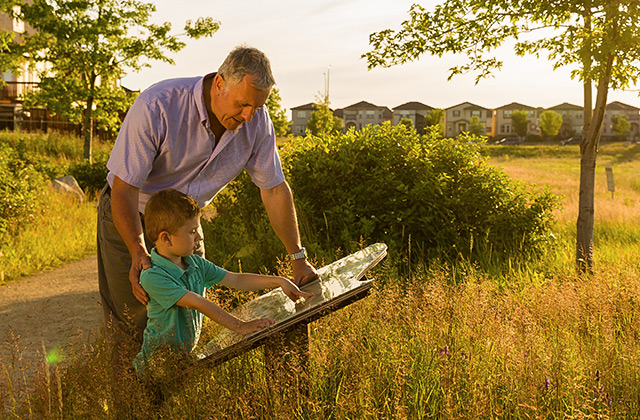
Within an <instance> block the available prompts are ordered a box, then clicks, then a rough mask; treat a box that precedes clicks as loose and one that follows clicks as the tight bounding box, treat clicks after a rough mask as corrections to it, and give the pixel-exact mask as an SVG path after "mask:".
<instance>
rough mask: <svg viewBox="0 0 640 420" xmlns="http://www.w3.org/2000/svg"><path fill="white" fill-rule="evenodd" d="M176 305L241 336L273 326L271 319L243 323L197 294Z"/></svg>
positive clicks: (182, 299) (186, 296) (191, 294)
mask: <svg viewBox="0 0 640 420" xmlns="http://www.w3.org/2000/svg"><path fill="white" fill-rule="evenodd" d="M176 305H178V306H182V307H184V308H189V309H195V310H196V311H198V312H200V313H201V314H204V315H206V316H207V317H208V318H210V319H211V320H212V321H214V322H215V323H216V324H220V325H222V326H223V327H225V328H228V329H230V330H232V331H235V332H238V333H240V334H249V333H252V332H255V331H258V330H261V329H263V328H265V327H268V326H269V325H271V324H273V322H274V321H273V320H272V319H269V318H259V319H254V320H251V321H243V320H241V319H238V318H236V317H235V316H233V315H231V314H230V313H228V312H227V311H225V310H224V309H222V308H221V307H219V306H218V305H216V304H215V303H213V302H211V301H210V300H208V299H206V298H204V297H202V296H200V295H198V294H197V293H193V292H187V293H185V295H184V296H183V297H182V298H181V299H180V300H179V301H178V302H176Z"/></svg>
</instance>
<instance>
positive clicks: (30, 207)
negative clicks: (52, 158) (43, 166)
mask: <svg viewBox="0 0 640 420" xmlns="http://www.w3.org/2000/svg"><path fill="white" fill-rule="evenodd" d="M43 189H44V177H43V176H42V175H41V174H40V173H39V172H38V171H37V170H36V169H35V168H34V166H33V165H31V164H29V163H28V162H25V161H24V160H23V159H22V158H21V155H20V153H19V152H17V151H16V150H14V149H12V148H11V147H9V146H7V145H5V144H0V243H3V242H4V240H5V239H6V237H7V235H11V234H14V233H16V232H17V231H18V230H19V229H20V227H21V226H23V225H24V224H26V223H28V221H29V220H30V219H31V218H33V216H34V215H35V214H36V213H37V212H38V211H39V207H38V204H39V201H40V198H41V194H42V193H43Z"/></svg>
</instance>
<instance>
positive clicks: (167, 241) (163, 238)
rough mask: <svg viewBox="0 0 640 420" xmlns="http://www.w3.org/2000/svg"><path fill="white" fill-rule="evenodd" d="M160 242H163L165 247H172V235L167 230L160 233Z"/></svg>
mask: <svg viewBox="0 0 640 420" xmlns="http://www.w3.org/2000/svg"><path fill="white" fill-rule="evenodd" d="M158 241H160V242H162V243H163V244H164V245H167V246H171V234H170V233H169V232H167V231H166V230H163V231H162V232H160V235H158Z"/></svg>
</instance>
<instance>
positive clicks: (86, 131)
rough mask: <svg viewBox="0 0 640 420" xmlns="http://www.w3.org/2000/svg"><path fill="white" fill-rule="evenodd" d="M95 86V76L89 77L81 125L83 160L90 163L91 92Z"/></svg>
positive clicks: (91, 139)
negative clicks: (87, 95)
mask: <svg viewBox="0 0 640 420" xmlns="http://www.w3.org/2000/svg"><path fill="white" fill-rule="evenodd" d="M95 86H96V76H95V75H94V76H91V79H90V80H89V92H91V93H90V94H89V97H88V98H87V108H86V109H85V111H84V124H83V125H82V131H83V137H84V158H85V159H86V160H88V161H89V163H91V161H92V151H91V145H92V142H93V100H94V97H93V92H94V90H95Z"/></svg>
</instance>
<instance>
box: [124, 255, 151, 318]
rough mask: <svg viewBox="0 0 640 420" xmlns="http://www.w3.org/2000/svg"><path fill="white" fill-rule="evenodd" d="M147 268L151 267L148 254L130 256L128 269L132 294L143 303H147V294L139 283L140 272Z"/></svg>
mask: <svg viewBox="0 0 640 420" xmlns="http://www.w3.org/2000/svg"><path fill="white" fill-rule="evenodd" d="M147 268H151V257H150V256H149V254H147V253H140V254H138V255H137V256H136V257H132V258H131V270H129V281H130V282H131V290H132V291H133V296H135V297H136V299H138V301H139V302H140V303H142V304H143V305H146V304H147V303H149V295H147V292H145V291H144V289H143V288H142V286H141V285H140V272H141V271H142V270H143V269H147Z"/></svg>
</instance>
